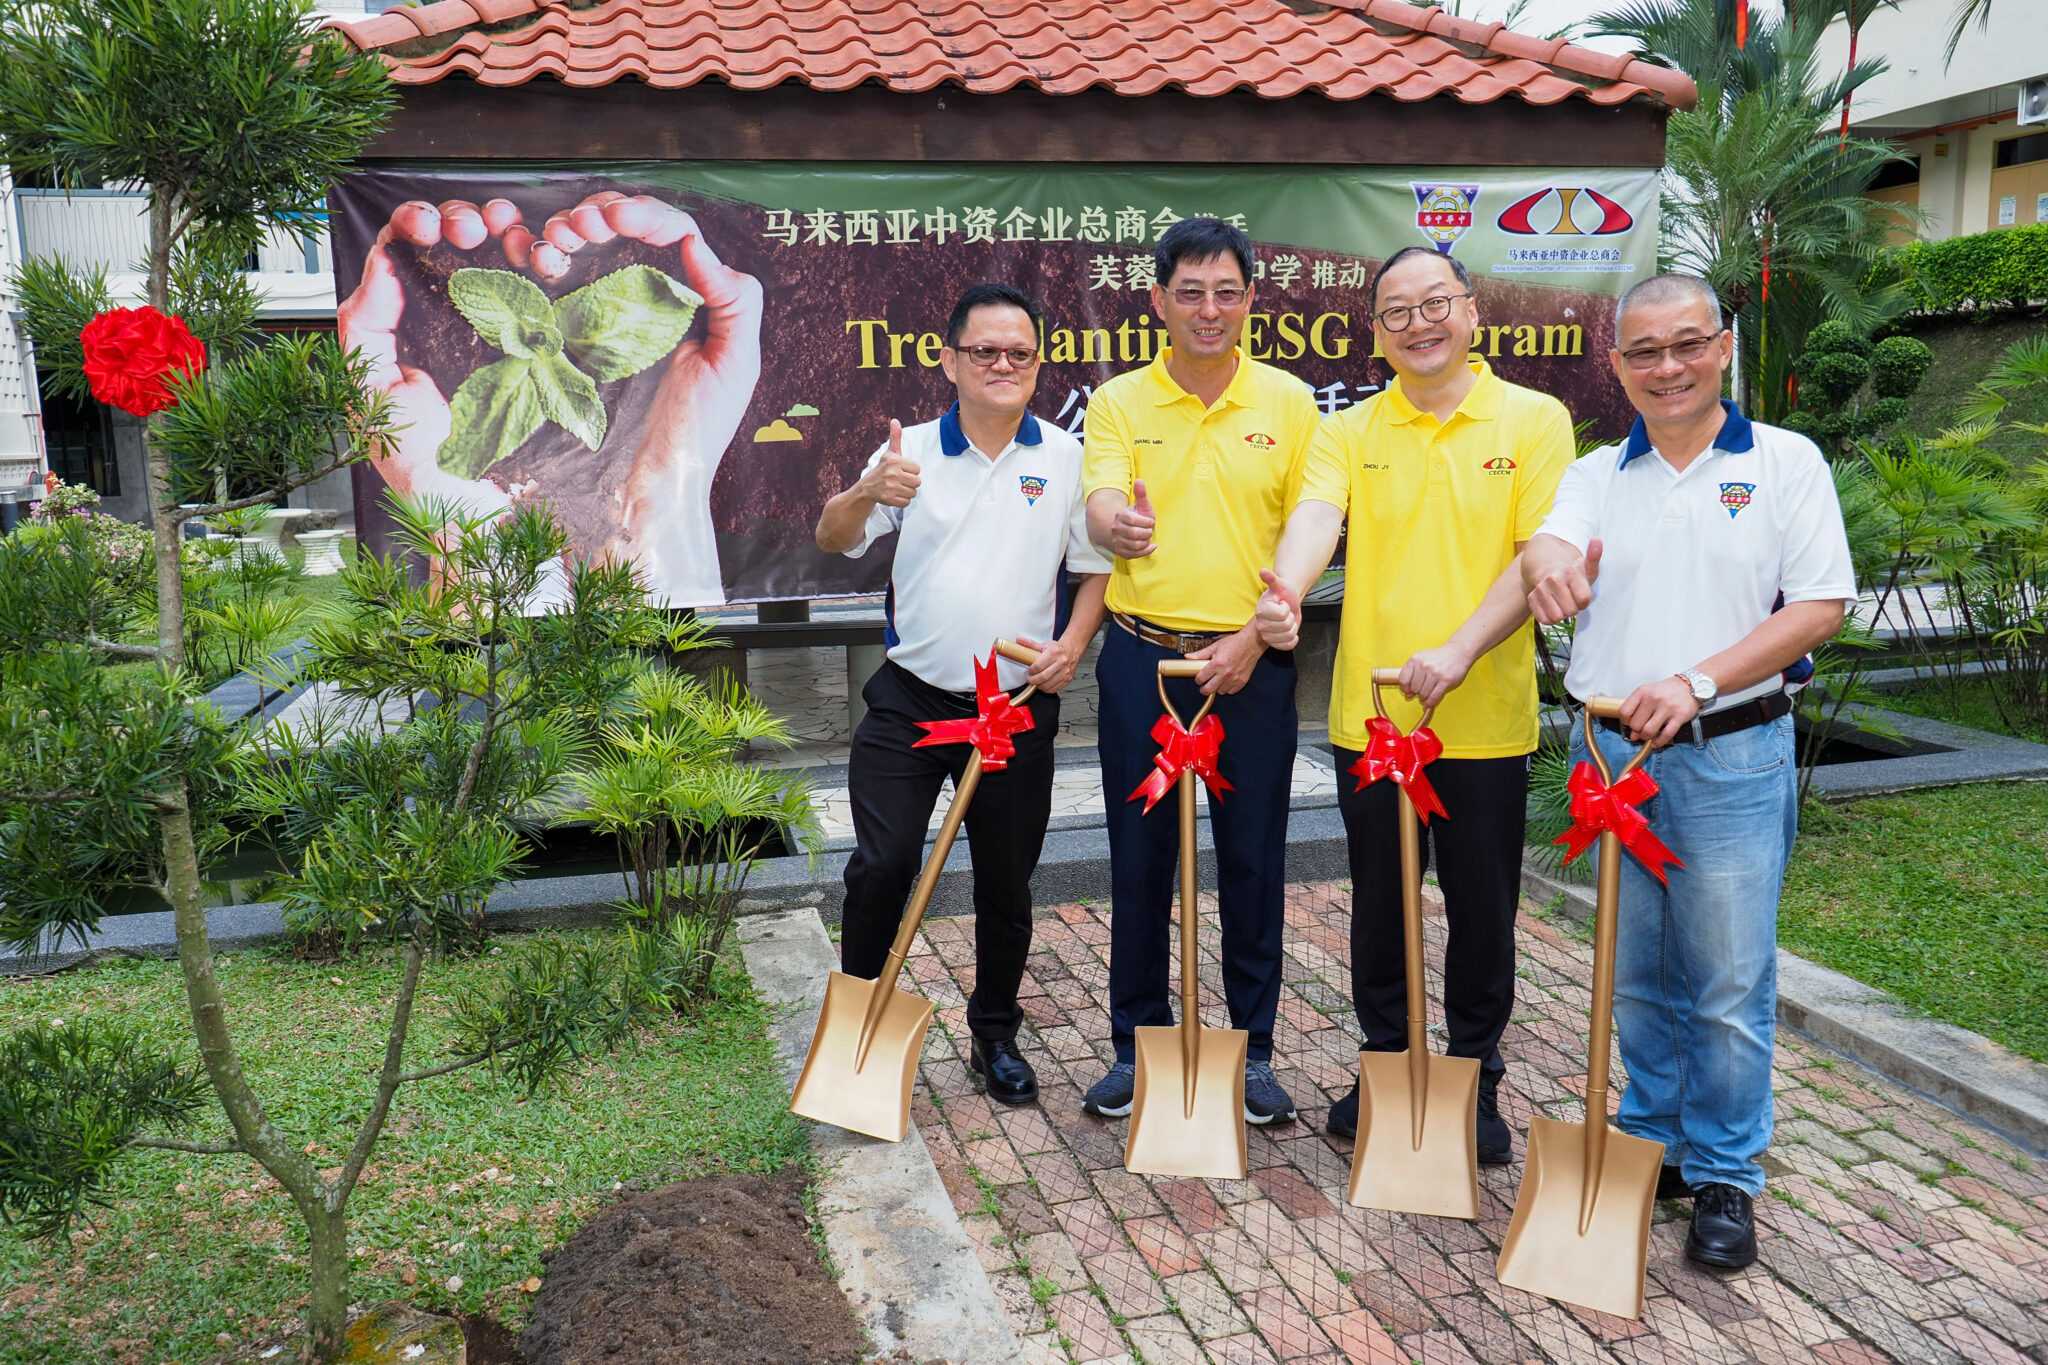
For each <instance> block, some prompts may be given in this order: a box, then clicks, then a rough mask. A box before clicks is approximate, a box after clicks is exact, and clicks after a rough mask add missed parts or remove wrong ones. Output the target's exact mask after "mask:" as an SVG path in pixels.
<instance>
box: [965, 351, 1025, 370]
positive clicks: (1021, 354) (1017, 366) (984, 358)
mask: <svg viewBox="0 0 2048 1365" xmlns="http://www.w3.org/2000/svg"><path fill="white" fill-rule="evenodd" d="M954 349H955V350H957V351H959V352H960V354H961V355H964V356H966V357H967V358H968V359H969V360H971V361H973V362H974V363H975V364H976V365H979V366H980V367H981V368H982V369H984V370H985V369H987V368H988V367H989V366H991V365H993V364H995V363H996V357H997V356H999V355H1002V356H1008V357H1009V358H1010V368H1011V369H1013V370H1028V369H1030V368H1031V367H1032V366H1033V365H1035V364H1037V363H1038V351H1037V350H1036V349H1035V348H1034V347H1030V346H1010V347H1003V346H957V347H955V348H954Z"/></svg>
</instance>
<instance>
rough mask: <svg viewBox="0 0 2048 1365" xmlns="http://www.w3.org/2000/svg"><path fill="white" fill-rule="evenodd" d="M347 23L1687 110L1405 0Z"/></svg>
mask: <svg viewBox="0 0 2048 1365" xmlns="http://www.w3.org/2000/svg"><path fill="white" fill-rule="evenodd" d="M334 27H336V28H338V29H339V30H340V32H341V33H342V34H343V35H344V36H345V37H346V38H347V39H348V40H349V41H350V42H351V43H353V44H355V45H356V46H357V47H358V48H361V49H363V50H365V51H375V52H379V53H381V54H382V55H383V57H384V59H385V60H386V62H388V63H389V64H390V66H391V69H392V76H393V78H394V79H395V80H397V81H399V82H400V83H402V84H407V85H424V84H429V83H431V82H434V81H438V80H442V79H444V78H446V77H448V76H453V75H459V76H466V77H469V78H471V79H474V80H476V81H479V82H481V83H483V84H486V85H494V86H496V85H506V86H511V85H523V84H525V83H526V82H528V81H532V80H537V79H542V78H547V79H552V80H558V81H562V82H564V83H565V84H569V85H576V86H600V85H607V84H610V83H611V82H613V81H618V80H638V81H644V82H646V83H647V84H649V85H653V86H659V87H663V88H677V87H683V86H690V85H695V84H698V83H699V82H702V81H719V82H723V83H724V84H727V85H730V86H733V87H735V88H738V89H743V90H765V89H771V88H773V87H775V86H778V85H782V84H786V83H792V82H795V83H802V84H805V85H809V86H812V87H814V88H816V89H820V90H848V89H852V88H854V87H856V86H860V85H864V84H867V83H869V82H875V83H878V84H881V85H885V86H887V87H888V88H890V89H892V90H899V91H906V92H908V91H922V90H930V89H933V88H935V87H937V86H941V85H947V84H951V85H956V86H960V87H963V88H965V89H968V90H972V91H977V92H983V93H998V92H1001V91H1004V90H1011V89H1015V88H1017V87H1019V86H1029V87H1032V88H1035V89H1038V90H1042V91H1044V92H1046V93H1048V94H1054V95H1067V94H1077V93H1079V92H1081V91H1084V90H1090V89H1104V90H1109V91H1111V92H1113V93H1116V94H1119V95H1133V96H1136V95H1148V94H1151V93H1152V92H1154V91H1157V90H1164V89H1169V88H1177V89H1180V90H1183V91H1186V92H1187V93H1189V94H1193V95H1204V96H1209V95H1223V94H1227V93H1229V92H1231V91H1234V90H1246V91H1250V92H1252V93H1254V94H1257V95H1259V96H1262V97H1264V98H1268V99H1287V98H1291V97H1293V96H1296V95H1302V94H1316V95H1320V96H1322V97H1323V98H1325V99H1332V100H1355V99H1361V98H1363V97H1365V96H1367V95H1373V94H1381V95H1387V96H1390V97H1392V98H1394V99H1399V100H1408V101H1413V100H1425V99H1435V98H1439V97H1449V98H1453V99H1457V100H1461V101H1463V102H1465V103H1468V104H1485V103H1489V102H1491V101H1494V100H1501V99H1519V100H1522V101H1524V102H1525V103H1529V104H1555V103H1558V102H1559V101H1562V100H1567V99H1573V98H1578V99H1585V100H1589V101H1591V102H1593V103H1595V104H1601V105H1613V104H1620V103H1624V102H1626V101H1628V100H1631V99H1636V98H1645V99H1649V100H1653V101H1657V102H1660V103H1663V104H1667V105H1671V106H1673V107H1676V108H1690V107H1691V106H1692V103H1693V101H1694V100H1695V99H1696V98H1697V97H1698V96H1697V92H1696V91H1695V90H1694V88H1693V85H1692V82H1691V81H1690V80H1688V79H1687V78H1686V77H1685V76H1684V75H1683V74H1682V73H1680V72H1676V71H1670V70H1666V69H1665V68H1662V67H1657V66H1652V65H1650V64H1648V63H1646V62H1642V61H1639V60H1636V59H1633V58H1629V57H1621V56H1615V55H1611V54H1607V53H1599V52H1591V51H1587V50H1586V49H1583V48H1577V47H1572V46H1570V45H1569V44H1567V43H1564V42H1561V41H1554V40H1548V39H1541V38H1536V37H1533V36H1531V35H1529V34H1524V33H1516V32H1514V31H1512V30H1510V29H1506V28H1504V27H1502V26H1501V25H1500V24H1497V23H1490V24H1482V23H1477V22H1474V21H1470V20H1465V19H1457V18H1453V17H1452V16H1450V15H1448V14H1446V13H1444V12H1443V11H1441V10H1436V9H1424V8H1419V7H1416V6H1413V5H1409V4H1405V3H1403V2H1402V0H1326V6H1325V8H1323V9H1322V10H1320V11H1318V12H1316V13H1313V14H1302V13H1298V12H1297V11H1296V10H1294V9H1292V8H1290V7H1289V6H1288V5H1286V4H1283V3H1282V2H1281V0H786V3H774V0H597V3H594V4H590V3H585V2H584V0H435V2H434V3H432V4H428V5H424V6H421V7H419V8H415V9H395V10H387V11H385V12H384V13H383V14H380V15H376V16H374V17H372V18H368V19H360V20H355V21H352V22H340V21H337V22H336V23H335V24H334Z"/></svg>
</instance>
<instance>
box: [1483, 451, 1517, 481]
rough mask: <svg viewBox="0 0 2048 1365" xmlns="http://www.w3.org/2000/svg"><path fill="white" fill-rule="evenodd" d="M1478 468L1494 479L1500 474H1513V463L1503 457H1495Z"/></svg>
mask: <svg viewBox="0 0 2048 1365" xmlns="http://www.w3.org/2000/svg"><path fill="white" fill-rule="evenodd" d="M1479 467H1480V468H1481V469H1483V470H1485V471H1486V472H1487V473H1488V474H1491V475H1493V476H1495V477H1496V478H1498V477H1499V476H1500V475H1502V474H1512V473H1514V472H1515V462H1514V461H1513V460H1510V459H1509V458H1508V457H1507V456H1505V455H1496V456H1494V457H1493V458H1492V459H1490V460H1488V461H1487V462H1486V463H1485V464H1483V465H1481V466H1479Z"/></svg>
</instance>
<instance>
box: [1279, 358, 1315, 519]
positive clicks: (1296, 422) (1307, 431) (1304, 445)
mask: <svg viewBox="0 0 2048 1365" xmlns="http://www.w3.org/2000/svg"><path fill="white" fill-rule="evenodd" d="M1322 426H1323V416H1322V414H1321V413H1320V412H1318V411H1317V410H1316V399H1315V394H1314V392H1313V391H1312V390H1310V388H1309V386H1308V384H1307V383H1306V382H1297V383H1296V385H1295V392H1294V402H1293V403H1292V404H1291V405H1290V410H1289V412H1288V414H1287V430H1288V431H1289V432H1290V433H1291V434H1292V436H1293V440H1292V442H1291V444H1292V445H1293V447H1294V448H1293V449H1292V450H1291V451H1289V452H1288V458H1287V487H1286V492H1285V497H1284V500H1283V501H1282V503H1281V504H1280V505H1281V506H1282V507H1285V508H1287V509H1288V510H1289V511H1292V510H1294V508H1295V507H1296V506H1297V505H1298V504H1299V503H1300V502H1301V489H1302V485H1303V484H1304V483H1306V482H1307V480H1308V456H1309V451H1310V449H1311V448H1313V447H1314V445H1315V440H1316V433H1317V432H1318V431H1320V430H1322Z"/></svg>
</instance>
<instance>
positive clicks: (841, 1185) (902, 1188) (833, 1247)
mask: <svg viewBox="0 0 2048 1365" xmlns="http://www.w3.org/2000/svg"><path fill="white" fill-rule="evenodd" d="M739 934H740V948H741V951H742V953H744V955H745V957H746V962H747V971H748V972H749V973H750V974H751V975H752V976H753V978H754V986H755V989H757V990H758V991H760V992H761V997H762V999H763V1000H764V1001H766V1002H767V1004H768V1007H769V1009H770V1012H771V1015H772V1018H771V1020H770V1022H769V1026H768V1032H769V1036H770V1038H772V1039H773V1040H774V1043H775V1053H776V1059H777V1061H778V1062H779V1063H780V1064H781V1066H782V1072H783V1076H784V1078H785V1079H786V1080H787V1081H788V1083H789V1084H790V1085H792V1086H794V1085H795V1083H796V1078H797V1074H798V1073H799V1072H801V1071H802V1070H803V1064H804V1056H805V1054H806V1053H807V1052H809V1050H810V1045H811V1035H812V1033H813V1032H814V1031H815V1030H816V1028H817V1024H818V1011H819V1009H820V1007H821V1006H822V1005H823V1004H824V1000H825V976H826V973H827V972H828V971H830V970H831V969H832V968H833V967H835V966H837V965H838V954H837V953H835V952H834V951H833V949H832V940H831V939H830V938H828V937H827V936H826V933H825V925H824V922H823V921H822V920H820V919H819V918H818V912H817V911H816V910H812V909H807V908H799V909H792V910H779V911H773V912H769V913H765V914H758V915H750V916H748V917H746V918H745V919H743V920H741V921H740V925H739ZM806 1127H808V1128H809V1129H810V1133H811V1147H812V1150H813V1151H815V1152H816V1153H817V1156H818V1165H819V1176H818V1190H817V1196H818V1210H819V1218H820V1221H821V1222H822V1223H823V1224H824V1229H825V1244H826V1246H827V1247H828V1248H829V1249H830V1251H831V1254H832V1260H833V1263H834V1264H835V1265H836V1267H837V1268H838V1272H839V1284H840V1287H841V1288H842V1289H844V1290H845V1291H846V1297H847V1301H848V1302H850V1303H851V1304H852V1305H853V1310H854V1313H855V1314H856V1315H857V1316H858V1317H859V1318H860V1320H861V1325H862V1326H863V1327H864V1328H866V1329H867V1333H868V1339H869V1342H870V1344H871V1345H872V1346H873V1348H874V1349H875V1351H876V1352H877V1353H878V1354H879V1355H881V1356H883V1357H886V1358H889V1359H892V1360H893V1359H899V1358H909V1359H914V1360H919V1361H1013V1360H1017V1359H1019V1358H1020V1357H1021V1356H1022V1354H1023V1350H1022V1347H1021V1346H1020V1345H1019V1344H1018V1341H1017V1336H1016V1333H1015V1332H1014V1331H1012V1330H1011V1327H1010V1323H1009V1319H1008V1318H1006V1317H1005V1316H1004V1315H1003V1310H1002V1306H1001V1305H1000V1304H998V1303H997V1302H996V1294H995V1286H994V1285H992V1284H990V1283H989V1278H988V1273H987V1272H986V1271H985V1270H983V1269H982V1265H981V1259H980V1257H979V1256H978V1255H976V1253H975V1250H974V1243H973V1242H972V1241H971V1240H970V1239H969V1237H968V1235H967V1229H966V1228H965V1227H964V1226H962V1224H961V1222H960V1216H959V1214H958V1213H956V1212H955V1211H954V1208H953V1201H952V1198H951V1197H950V1196H949V1195H948V1194H947V1193H946V1187H945V1185H944V1183H943V1182H941V1181H940V1179H939V1172H938V1168H937V1167H936V1166H934V1165H933V1164H932V1158H931V1152H930V1150H929V1149H928V1148H926V1146H925V1144H924V1136H923V1134H921V1133H920V1132H919V1131H918V1129H917V1126H916V1125H915V1124H912V1125H911V1128H910V1133H909V1136H907V1137H906V1138H904V1140H903V1141H902V1142H878V1141H876V1140H874V1139H872V1138H866V1137H861V1136H859V1135H857V1134H853V1133H848V1132H845V1131H844V1130H842V1129H838V1128H833V1127H831V1126H829V1125H826V1124H818V1123H807V1124H806Z"/></svg>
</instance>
